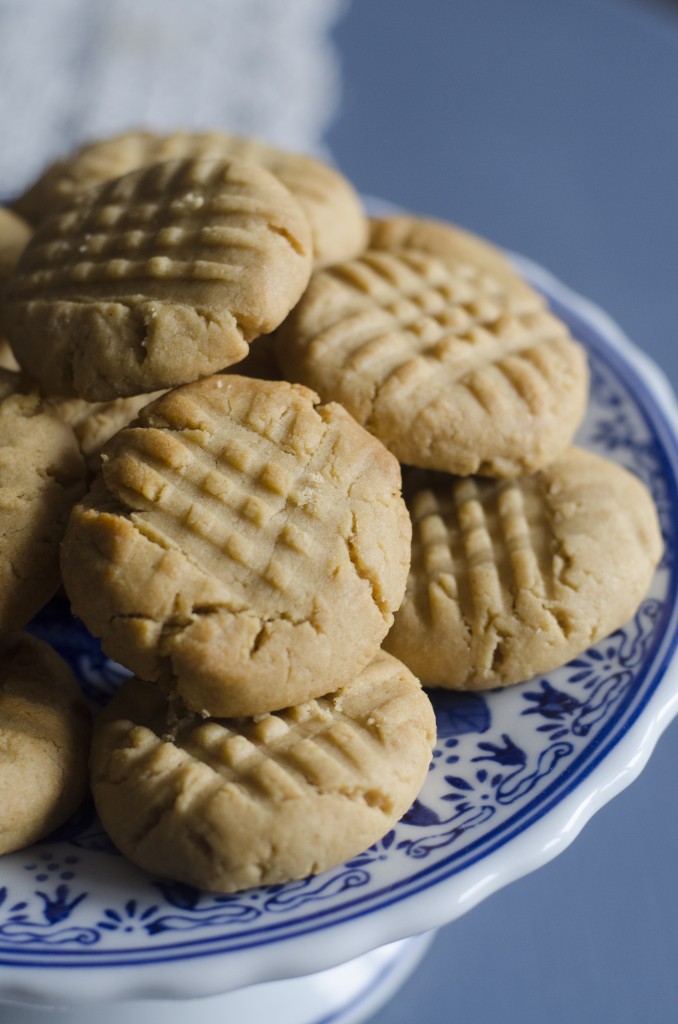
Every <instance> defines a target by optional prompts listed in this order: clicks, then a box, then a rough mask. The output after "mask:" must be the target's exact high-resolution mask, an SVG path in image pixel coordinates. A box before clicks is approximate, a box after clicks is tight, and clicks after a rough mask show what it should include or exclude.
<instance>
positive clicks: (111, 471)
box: [62, 374, 411, 715]
mask: <svg viewBox="0 0 678 1024" xmlns="http://www.w3.org/2000/svg"><path fill="white" fill-rule="evenodd" d="M410 538H411V524H410V520H409V516H408V514H407V510H406V508H405V504H404V502H403V500H402V497H401V494H400V467H399V466H398V464H397V462H396V460H395V459H394V458H393V456H392V455H390V454H389V452H387V451H386V449H385V448H384V447H383V446H382V445H381V444H380V443H379V442H378V441H377V440H376V439H375V438H373V437H372V436H371V435H370V434H368V433H367V432H366V431H365V430H363V429H362V427H360V426H359V425H358V424H357V423H356V422H355V421H354V420H353V419H352V418H351V417H350V416H349V414H348V413H347V412H346V411H345V410H344V409H343V408H342V407H341V406H338V405H326V406H323V405H318V398H317V396H316V395H314V394H313V393H312V392H310V391H308V390H307V389H306V388H302V387H299V386H295V385H291V384H287V383H285V382H270V381H259V380H254V379H250V378H245V377H238V376H236V375H232V376H231V375H226V374H224V375H217V376H214V377H210V378H207V379H205V380H203V381H199V382H197V383H195V384H190V385H185V386H184V387H182V388H177V389H175V390H174V391H171V392H169V393H168V394H166V395H164V396H163V397H162V398H160V399H158V400H157V401H156V402H154V403H153V404H151V405H149V406H146V407H145V408H144V409H142V410H141V412H140V414H139V417H138V420H137V421H136V425H134V426H132V427H130V428H127V429H124V430H122V431H121V432H120V433H118V434H116V436H115V437H114V438H113V439H112V440H111V441H110V442H109V443H108V444H107V445H106V446H105V447H104V450H103V476H102V479H101V480H99V481H98V482H97V483H96V484H95V485H94V487H93V488H92V490H91V491H90V493H89V494H88V495H87V497H86V498H85V500H84V501H83V502H82V503H80V504H78V505H77V506H76V508H75V509H74V510H73V513H72V515H71V518H70V523H69V527H68V531H67V534H66V537H65V539H64V543H63V546H62V571H63V581H64V586H65V587H66V590H67V592H68V595H69V597H70V599H71V603H72V606H73V609H74V611H75V613H76V614H77V615H79V616H80V617H81V618H82V619H83V621H84V622H85V624H86V625H87V626H88V627H89V628H90V630H91V631H92V632H93V633H94V634H95V635H96V636H100V637H101V638H102V644H103V647H104V649H105V650H106V652H107V653H108V654H109V655H110V656H111V657H113V658H116V659H117V660H118V661H120V662H122V664H123V665H126V666H127V667H128V668H130V669H131V670H132V671H134V672H136V673H137V674H138V675H139V676H141V677H142V678H145V679H152V680H160V681H161V682H162V683H163V684H164V685H165V686H166V687H167V688H168V689H169V690H170V691H172V692H175V693H177V694H178V695H179V696H180V697H181V698H182V699H183V700H184V701H185V703H186V704H187V705H188V706H189V707H190V708H191V709H193V710H195V711H198V712H205V713H206V714H209V715H246V714H249V715H252V714H259V713H261V712H267V711H271V710H275V709H277V708H281V707H287V706H289V705H291V704H295V703H299V702H300V701H303V700H306V699H308V698H310V697H317V696H320V695H321V694H322V693H323V692H328V691H329V690H332V689H335V688H336V687H337V686H339V685H341V684H342V683H344V682H346V681H347V680H348V679H351V678H353V677H355V675H356V674H357V673H358V672H359V671H360V669H361V668H363V667H364V666H365V665H366V664H367V663H368V661H370V659H371V658H372V657H374V655H375V653H376V651H377V650H378V648H379V645H380V644H381V641H382V639H383V637H384V636H385V634H386V632H387V630H388V629H389V627H390V625H391V623H392V621H393V613H394V612H395V610H396V608H397V607H398V606H399V604H400V602H401V600H402V597H403V593H404V589H405V580H406V578H407V570H408V567H409V558H410ZM321 667H322V671H321V670H320V669H321Z"/></svg>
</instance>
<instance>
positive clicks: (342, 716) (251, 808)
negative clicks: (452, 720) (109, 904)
mask: <svg viewBox="0 0 678 1024" xmlns="http://www.w3.org/2000/svg"><path fill="white" fill-rule="evenodd" d="M318 670H319V671H321V672H322V671H323V667H322V666H318ZM434 742H435V719H434V715H433V709H432V708H431V705H430V702H429V700H428V698H427V697H426V695H425V694H424V692H423V691H422V689H421V686H420V685H419V683H418V681H417V680H416V679H415V678H414V676H413V675H412V674H411V673H410V672H409V671H408V670H407V669H406V668H405V666H404V665H401V664H400V663H399V662H398V661H396V660H395V658H391V657H390V656H389V655H388V654H384V653H382V652H379V654H378V655H377V656H376V658H375V659H374V661H372V662H371V663H370V664H369V665H368V666H367V667H366V668H365V669H364V670H363V671H362V673H361V674H360V675H359V676H358V677H357V678H356V679H355V680H353V681H351V682H349V683H347V684H346V685H345V686H343V687H342V688H341V689H339V690H337V691H335V692H333V693H330V694H329V695H327V696H325V697H321V698H319V699H318V700H311V701H308V702H305V703H303V704H300V705H297V706H296V707H290V708H287V709H286V710H284V711H280V712H278V713H277V714H265V715H261V716H260V717H257V718H255V719H248V718H239V719H207V720H205V719H201V718H200V717H199V716H197V715H187V714H184V715H183V716H180V717H179V718H178V719H177V718H176V716H175V715H174V714H173V712H172V710H171V709H170V708H168V704H167V702H166V700H165V699H164V698H163V697H162V695H161V692H160V690H159V689H158V688H157V687H156V686H154V685H153V684H152V683H144V682H142V681H141V680H138V679H132V680H129V681H127V682H125V683H124V684H123V686H122V688H121V690H120V691H119V692H118V693H117V694H116V696H115V697H114V698H113V701H112V702H111V704H110V705H109V706H108V708H107V709H106V710H105V711H104V713H103V715H102V718H101V719H100V721H99V722H98V723H97V726H96V728H95V734H94V739H93V744H92V758H91V777H92V790H93V794H94V799H95V802H96V805H97V809H98V811H99V816H100V818H101V821H102V823H103V825H104V828H105V829H106V831H107V832H108V833H109V835H110V837H111V839H113V841H114V842H115V843H116V845H117V846H119V847H120V849H121V850H122V852H123V853H124V854H125V855H126V856H127V857H129V859H130V860H132V861H134V862H135V863H136V864H138V865H139V866H140V867H142V868H144V869H146V870H147V871H151V872H152V873H153V874H156V875H163V876H166V877H168V878H172V879H175V880H178V881H181V882H185V883H187V884H189V885H194V886H196V887H198V888H200V889H208V890H212V891H216V892H234V891H237V890H239V889H244V888H247V887H249V886H255V885H271V884H276V883H280V882H285V881H288V880H291V879H296V878H304V877H305V876H307V875H309V874H316V873H318V872H320V871H324V870H326V869H327V868H330V867H333V866H334V865H336V864H340V863H341V862H342V861H344V860H346V859H348V858H349V857H352V856H355V855H356V854H358V853H360V852H361V851H362V850H364V849H366V848H367V847H368V846H370V845H371V844H372V843H374V842H376V841H377V840H378V839H380V838H381V837H382V836H383V835H385V833H386V832H388V831H389V829H390V828H392V827H393V825H394V824H395V823H396V821H397V820H398V819H399V818H400V817H401V816H402V815H403V814H404V813H405V811H406V810H407V809H408V807H409V806H410V805H411V804H412V802H413V800H414V799H415V797H416V795H417V793H418V792H419V789H420V788H421V786H422V784H423V782H424V779H425V777H426V773H427V769H428V765H429V761H430V758H431V748H432V746H433V744H434Z"/></svg>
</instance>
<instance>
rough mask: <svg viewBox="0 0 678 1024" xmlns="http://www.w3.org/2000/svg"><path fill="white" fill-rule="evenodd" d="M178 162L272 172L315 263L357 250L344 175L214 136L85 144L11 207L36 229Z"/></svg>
mask: <svg viewBox="0 0 678 1024" xmlns="http://www.w3.org/2000/svg"><path fill="white" fill-rule="evenodd" d="M186 158H190V159H195V158H200V159H202V158H209V159H219V160H223V159H228V160H232V159H237V160H246V161H247V162H248V163H253V164H257V165H258V166H260V167H263V168H265V169H266V170H267V171H270V172H271V173H272V174H275V176H276V177H277V178H278V179H279V180H280V181H281V182H282V183H283V185H285V186H286V187H287V188H288V189H289V190H290V192H291V193H292V194H293V195H294V196H295V197H296V198H297V199H298V200H299V203H300V205H301V206H302V208H303V210H304V212H305V214H306V216H307V217H308V221H309V224H310V225H311V231H312V234H313V251H314V258H315V262H316V265H318V266H325V265H327V264H329V263H336V262H338V261H340V260H346V259H351V258H352V257H353V256H356V255H357V254H358V253H359V252H361V251H362V250H363V249H364V248H365V245H366V242H367V234H368V225H367V219H366V217H365V214H364V212H363V209H362V204H361V202H360V199H359V198H358V195H357V193H356V192H355V189H354V188H353V186H352V185H351V183H350V182H349V181H348V180H347V178H345V177H344V175H342V174H340V173H339V172H338V171H337V170H336V169H335V168H333V167H329V166H328V165H327V164H325V163H323V162H321V161H320V160H316V159H314V158H313V157H309V156H305V155H302V154H300V153H288V152H286V151H285V150H281V149H277V148H276V147H274V146H269V145H267V144H266V143H264V142H260V141H259V140H257V139H250V138H243V137H240V136H237V135H230V134H228V133H226V132H218V131H213V132H174V133H172V134H171V135H156V134H154V133H152V132H129V133H126V134H124V135H118V136H116V137H114V138H110V139H103V140H101V141H98V142H92V143H89V144H88V145H85V146H83V147H82V148H81V149H79V150H78V151H77V152H75V153H73V154H72V155H71V156H67V157H65V158H64V159H61V160H57V161H56V162H55V163H54V164H52V165H51V166H50V167H48V168H47V170H46V171H45V172H44V173H43V174H42V175H41V177H40V178H39V179H38V181H36V182H35V183H34V184H33V185H32V186H31V188H30V189H29V190H28V191H27V192H26V193H25V194H24V195H23V196H21V197H20V198H19V199H18V200H17V201H16V203H15V204H14V205H15V208H16V210H17V211H18V212H19V213H21V214H22V215H23V216H24V217H26V218H27V220H29V221H30V222H31V223H33V224H37V223H39V222H40V221H41V220H43V219H44V218H45V216H47V215H49V214H51V213H53V212H54V211H55V210H56V209H58V208H59V206H60V205H61V204H63V203H64V202H67V201H69V200H70V198H71V197H72V196H73V195H74V194H75V193H76V192H79V191H81V190H82V189H85V188H89V187H90V186H92V185H98V184H100V183H101V182H103V181H107V180H108V179H110V178H117V177H119V176H120V175H122V174H126V173H127V172H128V171H132V170H135V169H136V168H138V167H143V166H145V165H147V164H153V163H158V162H160V161H163V160H176V159H186Z"/></svg>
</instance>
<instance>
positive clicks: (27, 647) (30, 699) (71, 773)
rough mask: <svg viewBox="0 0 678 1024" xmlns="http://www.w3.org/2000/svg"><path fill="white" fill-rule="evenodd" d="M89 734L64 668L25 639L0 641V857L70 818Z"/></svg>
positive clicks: (43, 647)
mask: <svg viewBox="0 0 678 1024" xmlns="http://www.w3.org/2000/svg"><path fill="white" fill-rule="evenodd" d="M89 733H90V721H89V712H88V710H87V705H86V703H85V700H84V698H83V696H82V694H81V693H80V689H79V687H78V684H77V683H76V681H75V679H74V678H73V675H72V674H71V671H70V669H69V667H68V665H67V664H66V662H65V661H63V660H62V659H61V658H60V657H59V655H58V654H57V653H56V652H55V651H53V650H52V648H51V647H49V645H48V644H46V643H44V642H43V641H42V640H37V639H36V638H35V637H32V636H29V635H28V633H8V634H6V635H4V636H2V637H0V853H10V852H11V851H12V850H20V849H23V847H25V846H28V845H29V844H30V843H34V842H36V840H38V839H42V838H44V837H45V836H47V835H49V833H50V832H52V831H53V830H54V829H55V828H57V827H58V826H59V825H62V824H63V823H64V822H65V821H66V819H67V818H69V817H70V815H71V814H73V812H74V811H76V810H77V808H78V806H79V805H80V803H81V801H82V799H83V797H84V795H85V792H86V789H87V782H88V772H87V758H88V755H89Z"/></svg>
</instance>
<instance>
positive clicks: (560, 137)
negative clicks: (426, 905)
mask: <svg viewBox="0 0 678 1024" xmlns="http://www.w3.org/2000/svg"><path fill="white" fill-rule="evenodd" d="M334 38H335V40H336V43H337V45H338V47H339V51H340V57H341V70H342V102H341V107H340V109H339V112H338V115H337V117H336V119H335V121H334V123H333V125H332V128H331V130H330V131H329V133H328V137H327V141H328V144H329V146H330V149H331V151H332V153H333V155H334V157H335V158H336V160H337V163H338V164H339V166H340V167H341V168H342V169H343V170H344V171H345V172H346V173H347V174H348V175H349V176H350V177H351V178H352V180H353V181H354V182H355V183H356V185H357V187H358V188H359V189H360V191H361V192H363V193H365V194H371V195H378V196H381V197H383V198H385V199H388V200H391V201H393V202H395V203H397V204H399V205H401V206H403V207H405V208H407V209H410V210H413V211H417V212H420V213H424V214H429V215H433V216H437V217H443V218H447V219H450V220H453V221H456V222H457V223H460V224H463V225H465V226H466V227H468V228H471V229H472V230H474V231H477V232H479V233H481V234H484V235H486V236H487V237H489V238H492V239H494V240H495V241H496V242H498V243H500V244H501V245H504V246H506V247H508V248H510V249H514V250H516V251H519V252H522V253H524V254H525V255H527V256H530V257H531V258H532V259H535V260H537V261H538V262H540V263H542V264H543V265H544V266H546V267H548V268H549V269H550V270H551V271H552V272H553V273H555V274H556V275H557V276H559V277H560V278H561V279H562V280H563V281H565V282H566V283H567V284H569V285H570V286H571V287H573V288H574V289H576V290H577V291H579V292H580V293H582V294H583V295H586V296H587V297H588V298H590V299H592V300H594V301H595V302H596V303H598V304H599V305H600V306H602V307H603V308H604V309H605V310H606V311H607V312H608V313H609V314H610V315H611V316H612V317H613V318H614V319H615V320H616V321H617V322H618V323H619V324H620V325H621V326H622V328H623V329H624V330H625V332H626V333H627V334H628V335H629V336H630V337H631V338H632V339H633V340H634V341H635V343H636V344H637V345H638V346H639V347H640V348H641V349H643V350H644V351H645V352H647V353H648V354H649V355H650V356H651V357H652V358H653V359H654V360H655V361H656V362H657V363H658V364H659V365H660V366H661V367H662V368H663V369H664V370H665V372H666V373H667V374H668V376H669V378H670V380H671V382H672V384H673V386H674V388H677V387H678V358H677V357H676V343H677V341H678V329H677V325H678V273H677V271H678V202H677V200H676V192H677V186H678V4H676V3H675V2H668V0H665V2H652V0H646V2H641V0H637V2H634V0H568V2H567V3H557V2H555V0H512V2H507V0H451V2H444V0H416V2H409V3H408V2H406V0H390V2H389V3H385V2H383V0H353V3H352V4H351V5H350V6H349V7H348V8H347V10H346V12H345V14H344V17H343V18H342V20H341V22H340V23H339V25H338V26H337V28H336V30H335V34H334ZM677 872H678V721H676V722H674V723H673V724H672V725H670V726H669V727H668V728H667V730H666V732H665V733H664V735H663V737H662V738H661V740H660V741H659V743H658V745H657V747H656V749H655V751H654V754H653V756H652V757H651V759H650V762H649V764H648V766H647V767H646V768H645V770H644V771H643V772H642V774H641V776H640V778H639V779H638V780H637V781H636V782H634V783H633V784H632V785H631V786H630V787H629V788H628V789H626V790H624V792H623V793H622V794H621V795H619V796H618V797H616V798H615V799H614V800H613V801H612V802H611V803H609V804H608V805H607V806H606V807H605V808H604V809H603V810H602V811H601V812H599V813H598V814H597V815H596V816H595V817H594V818H593V819H592V821H591V822H590V823H589V824H588V825H587V826H586V827H585V828H584V830H583V832H582V833H581V835H580V836H579V837H578V838H577V839H576V840H575V841H574V843H573V844H572V845H571V846H570V847H569V848H568V849H567V850H566V851H565V852H564V853H563V854H562V855H561V856H559V857H557V858H556V859H555V860H553V861H551V862H550V863H549V864H548V865H547V866H545V867H543V868H542V869H540V870H539V871H537V872H535V873H533V874H531V875H529V876H527V877H525V878H523V879H522V880H520V881H518V882H516V883H514V884H512V885H511V886H509V887H507V888H505V889H503V890H502V891H500V892H499V893H497V894H495V895H494V896H492V897H490V898H489V899H487V900H486V901H485V902H484V903H482V904H481V905H480V906H478V907H476V908H475V909H474V910H472V911H470V912H469V913H468V914H467V915H466V916H464V917H462V918H460V919H458V920H457V921H454V922H453V923H451V924H450V925H448V926H446V927H445V928H443V929H442V930H441V931H440V932H439V933H438V935H437V937H436V939H435V942H434V944H433V946H432V947H431V950H430V952H429V953H428V954H427V956H426V958H425V959H424V961H423V963H422V965H421V966H420V968H419V969H418V970H417V972H416V973H415V974H414V975H413V977H412V978H411V979H410V980H409V981H408V982H407V983H406V985H405V986H404V987H403V988H402V989H401V991H400V992H399V994H398V995H397V996H396V997H395V998H394V999H393V1000H391V1002H390V1003H389V1004H388V1005H387V1006H386V1007H384V1008H383V1009H382V1010H381V1011H380V1012H379V1013H378V1014H377V1015H376V1016H375V1017H374V1018H373V1022H372V1024H386V1022H388V1024H400V1022H403V1024H404V1022H407V1024H411V1022H412V1021H413V1020H421V1021H426V1022H427V1024H438V1022H443V1021H444V1022H446V1024H448V1022H449V1024H452V1022H456V1021H459V1022H463V1024H481V1022H482V1024H487V1022H493V1021H500V1020H501V1021H509V1022H511V1024H512V1022H514V1021H515V1022H517V1021H521V1022H524V1024H532V1022H537V1021H538V1022H540V1024H541V1022H543V1021H547V1022H549V1024H572V1022H575V1021H576V1022H577V1024H586V1022H588V1021H591V1022H593V1021H595V1022H600V1021H614V1022H615V1024H637V1022H638V1021H641V1020H642V1021H644V1022H646V1024H669V1022H671V1024H675V1022H676V1021H678V970H677V969H676V963H677V960H678V885H677V884H676V873H677Z"/></svg>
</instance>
